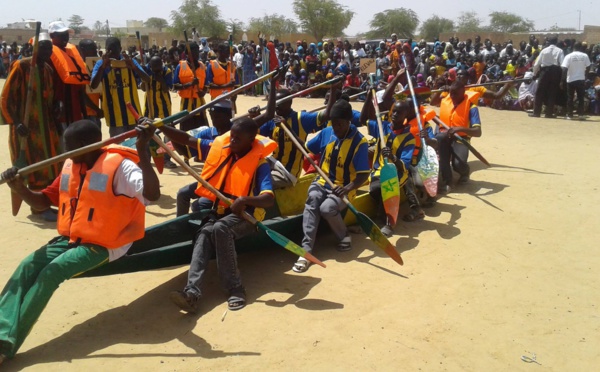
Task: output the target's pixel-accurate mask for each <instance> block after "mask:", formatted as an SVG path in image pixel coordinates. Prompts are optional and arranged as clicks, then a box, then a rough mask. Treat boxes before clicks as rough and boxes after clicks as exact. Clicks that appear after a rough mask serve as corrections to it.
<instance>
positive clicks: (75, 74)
mask: <svg viewBox="0 0 600 372" xmlns="http://www.w3.org/2000/svg"><path fill="white" fill-rule="evenodd" d="M50 58H51V59H52V65H53V66H54V69H55V70H56V73H57V74H58V76H59V77H60V80H62V81H63V83H65V84H74V85H75V84H83V85H85V84H89V83H90V74H89V73H88V70H87V66H86V65H85V62H84V61H83V58H81V55H80V54H79V51H78V50H77V48H76V47H75V45H73V44H67V46H66V47H65V49H64V50H63V49H61V48H59V47H57V46H56V45H53V46H52V55H51V56H50Z"/></svg>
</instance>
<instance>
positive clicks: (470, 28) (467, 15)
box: [456, 12, 482, 32]
mask: <svg viewBox="0 0 600 372" xmlns="http://www.w3.org/2000/svg"><path fill="white" fill-rule="evenodd" d="M481 30H482V27H481V19H479V16H478V15H477V13H476V12H461V13H460V16H459V17H458V20H457V22H456V31H458V32H477V31H481Z"/></svg>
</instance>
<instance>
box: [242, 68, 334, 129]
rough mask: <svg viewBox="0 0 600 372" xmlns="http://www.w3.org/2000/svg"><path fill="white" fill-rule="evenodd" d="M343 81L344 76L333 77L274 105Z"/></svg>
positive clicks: (246, 114) (284, 98) (245, 115)
mask: <svg viewBox="0 0 600 372" xmlns="http://www.w3.org/2000/svg"><path fill="white" fill-rule="evenodd" d="M343 79H344V75H340V76H336V77H334V78H333V79H329V80H327V81H324V82H322V83H319V84H316V85H313V86H311V87H308V88H306V89H304V90H301V91H299V92H296V93H294V94H290V95H289V96H287V97H283V98H281V99H278V100H277V101H276V102H275V104H277V105H280V104H282V103H284V102H287V101H289V100H291V99H294V98H296V97H298V96H301V95H303V94H306V93H309V92H312V91H313V90H315V89H317V88H322V87H324V86H326V85H331V84H335V83H337V82H339V81H341V80H343ZM324 107H326V106H324ZM266 109H267V106H263V107H261V108H260V111H263V110H266ZM249 115H250V114H248V113H245V114H243V115H240V116H237V117H235V119H241V118H245V117H247V116H249Z"/></svg>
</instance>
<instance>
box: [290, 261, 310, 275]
mask: <svg viewBox="0 0 600 372" xmlns="http://www.w3.org/2000/svg"><path fill="white" fill-rule="evenodd" d="M309 266H310V261H309V260H307V259H306V258H304V257H300V258H298V261H296V263H295V264H294V266H293V267H292V270H293V271H294V272H297V273H305V272H306V270H308V267H309Z"/></svg>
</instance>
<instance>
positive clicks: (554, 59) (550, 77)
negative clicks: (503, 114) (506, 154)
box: [529, 36, 564, 118]
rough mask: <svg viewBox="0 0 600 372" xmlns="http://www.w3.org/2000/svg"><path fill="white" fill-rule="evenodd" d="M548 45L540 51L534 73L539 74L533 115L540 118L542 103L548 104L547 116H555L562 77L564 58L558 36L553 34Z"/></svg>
mask: <svg viewBox="0 0 600 372" xmlns="http://www.w3.org/2000/svg"><path fill="white" fill-rule="evenodd" d="M548 43H549V44H550V45H548V47H546V48H544V49H543V50H542V51H541V52H540V56H539V57H538V59H537V60H536V61H535V64H534V65H533V74H534V75H535V76H538V74H539V79H540V81H539V84H538V90H537V91H536V93H535V104H534V106H533V114H530V115H529V116H533V117H536V118H539V117H540V116H541V114H542V105H543V104H546V117H547V118H553V117H555V116H554V102H556V99H557V97H558V93H559V89H560V79H561V76H562V70H561V67H560V66H561V64H562V62H563V59H564V53H563V50H562V49H560V48H559V47H557V46H556V44H557V43H558V37H557V36H552V37H550V38H549V39H548Z"/></svg>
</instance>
